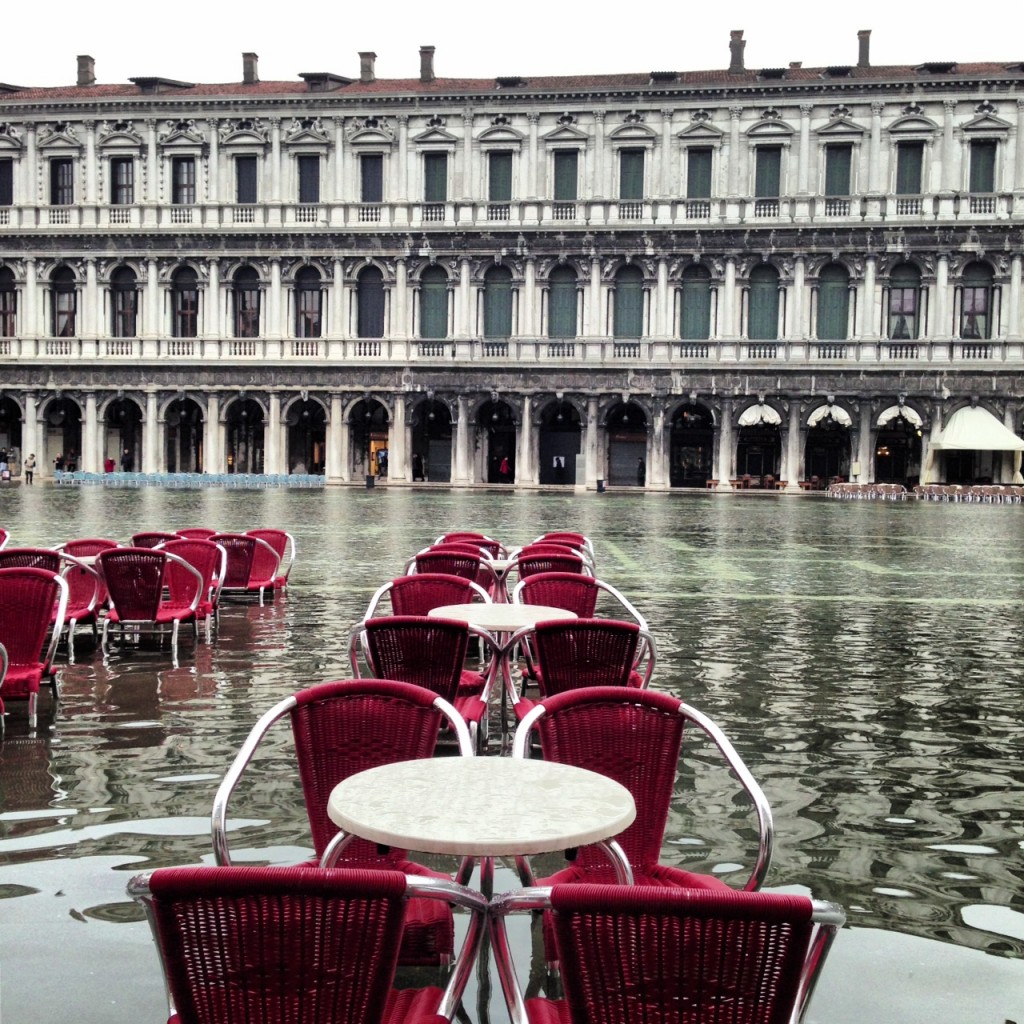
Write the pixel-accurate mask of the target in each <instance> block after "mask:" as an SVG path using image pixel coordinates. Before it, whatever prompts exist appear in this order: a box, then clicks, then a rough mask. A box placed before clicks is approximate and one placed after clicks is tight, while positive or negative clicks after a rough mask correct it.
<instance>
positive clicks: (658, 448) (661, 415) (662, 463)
mask: <svg viewBox="0 0 1024 1024" xmlns="http://www.w3.org/2000/svg"><path fill="white" fill-rule="evenodd" d="M667 461H668V460H667V458H666V451H665V406H664V404H663V403H661V402H658V404H657V405H656V407H655V410H654V422H653V426H652V430H651V435H650V437H649V439H648V442H647V466H648V470H647V486H648V488H652V489H654V490H659V491H664V490H666V489H667V488H668V484H669V479H668V472H667Z"/></svg>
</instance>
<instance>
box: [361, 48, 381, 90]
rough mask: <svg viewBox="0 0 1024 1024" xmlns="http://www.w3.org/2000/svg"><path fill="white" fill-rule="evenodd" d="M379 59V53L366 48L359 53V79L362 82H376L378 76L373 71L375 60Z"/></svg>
mask: <svg viewBox="0 0 1024 1024" xmlns="http://www.w3.org/2000/svg"><path fill="white" fill-rule="evenodd" d="M376 59H377V54H375V53H371V52H370V51H369V50H364V51H363V52H361V53H360V54H359V81H360V82H376V81H377V76H376V75H375V74H374V72H373V62H374V61H375V60H376Z"/></svg>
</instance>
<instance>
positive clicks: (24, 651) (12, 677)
mask: <svg viewBox="0 0 1024 1024" xmlns="http://www.w3.org/2000/svg"><path fill="white" fill-rule="evenodd" d="M67 606H68V585H67V584H66V583H65V582H64V580H63V579H61V577H60V576H58V575H57V574H56V573H55V572H50V571H48V570H46V569H36V568H31V567H20V566H12V567H10V568H7V569H0V644H3V646H4V647H5V648H6V649H7V675H6V677H5V679H4V684H3V691H2V696H0V716H2V715H3V710H4V701H5V700H27V701H28V719H29V725H30V726H32V727H33V728H35V725H36V708H37V704H38V700H39V689H40V686H41V685H42V681H43V678H44V676H45V677H48V681H49V683H50V685H51V686H52V687H53V696H54V700H57V699H58V698H59V692H58V688H57V677H56V675H54V674H53V656H54V654H55V652H56V650H57V641H58V640H59V638H60V633H61V630H62V629H63V627H64V616H65V614H66V612H67ZM51 625H52V627H53V629H52V631H51V629H50V627H51ZM48 633H49V634H50V641H49V643H47V641H46V637H47V634H48Z"/></svg>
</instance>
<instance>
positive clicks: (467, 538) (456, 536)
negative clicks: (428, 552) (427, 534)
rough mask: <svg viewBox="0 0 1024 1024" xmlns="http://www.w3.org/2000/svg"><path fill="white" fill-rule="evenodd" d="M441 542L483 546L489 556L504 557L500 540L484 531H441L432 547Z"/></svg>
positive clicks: (503, 549) (503, 547) (503, 546)
mask: <svg viewBox="0 0 1024 1024" xmlns="http://www.w3.org/2000/svg"><path fill="white" fill-rule="evenodd" d="M442 544H472V545H473V546H474V547H478V548H483V549H484V550H485V551H487V552H488V553H489V554H490V556H491V558H504V557H505V545H504V544H502V543H501V541H500V540H495V539H494V538H493V537H488V536H487V534H485V533H474V532H473V531H472V530H456V531H455V532H454V533H443V534H441V536H440V537H438V538H437V540H435V541H434V544H433V547H438V546H439V545H442Z"/></svg>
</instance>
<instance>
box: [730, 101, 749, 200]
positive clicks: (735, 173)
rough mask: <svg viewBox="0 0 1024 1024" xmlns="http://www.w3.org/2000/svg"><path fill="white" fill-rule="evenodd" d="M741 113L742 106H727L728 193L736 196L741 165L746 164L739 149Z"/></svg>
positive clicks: (738, 190) (738, 188)
mask: <svg viewBox="0 0 1024 1024" xmlns="http://www.w3.org/2000/svg"><path fill="white" fill-rule="evenodd" d="M742 114H743V108H742V107H730V108H729V163H728V167H729V195H730V197H733V198H736V197H738V196H739V194H740V182H741V181H742V180H743V179H742V178H741V176H740V169H741V165H743V166H746V160H744V159H742V150H741V149H740V117H741V116H742Z"/></svg>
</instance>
